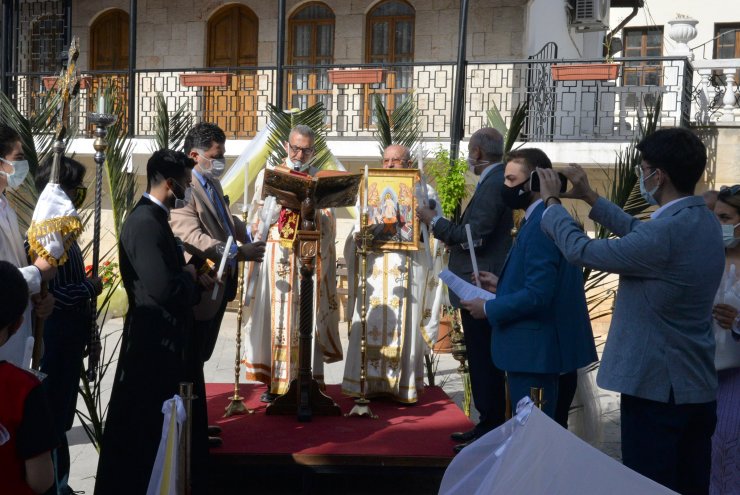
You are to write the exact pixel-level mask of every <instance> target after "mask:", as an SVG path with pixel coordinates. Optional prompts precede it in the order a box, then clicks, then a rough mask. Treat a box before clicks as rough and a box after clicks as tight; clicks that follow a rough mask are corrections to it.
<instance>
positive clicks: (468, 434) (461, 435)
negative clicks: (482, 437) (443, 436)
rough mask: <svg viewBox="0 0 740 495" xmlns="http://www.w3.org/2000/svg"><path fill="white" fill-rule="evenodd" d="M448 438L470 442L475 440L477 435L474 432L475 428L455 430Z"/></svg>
mask: <svg viewBox="0 0 740 495" xmlns="http://www.w3.org/2000/svg"><path fill="white" fill-rule="evenodd" d="M450 438H451V439H453V440H454V441H456V442H470V441H471V440H475V439H476V438H478V435H477V434H476V433H475V428H474V429H472V430H468V431H456V432H455V433H453V434H452V435H450Z"/></svg>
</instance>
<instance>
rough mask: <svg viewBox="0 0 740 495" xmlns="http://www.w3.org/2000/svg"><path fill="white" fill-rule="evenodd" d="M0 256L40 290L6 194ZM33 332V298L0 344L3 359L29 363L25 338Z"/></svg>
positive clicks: (1, 204) (1, 201) (0, 210)
mask: <svg viewBox="0 0 740 495" xmlns="http://www.w3.org/2000/svg"><path fill="white" fill-rule="evenodd" d="M0 260H3V261H7V262H9V263H12V264H13V265H15V266H17V267H18V269H19V270H20V272H21V274H22V275H23V278H24V279H25V280H26V283H27V284H28V289H29V294H38V292H39V291H40V290H41V273H39V270H38V269H37V268H36V267H35V266H27V265H28V261H27V260H28V258H27V256H26V252H25V250H24V248H23V238H22V237H21V233H20V231H19V230H18V217H17V216H16V214H15V211H13V208H11V206H10V204H9V203H8V200H7V198H6V197H5V195H4V194H0ZM32 333H33V320H32V318H31V302H30V301H29V303H28V307H27V308H26V311H25V312H24V313H23V324H22V325H21V327H20V328H19V329H18V331H17V332H16V333H15V334H14V335H13V336H12V337H10V339H8V341H7V342H6V343H5V345H3V346H2V347H0V360H4V361H8V362H11V363H13V364H15V365H16V366H20V367H24V368H26V367H28V364H29V363H24V362H23V355H24V351H25V347H26V340H27V339H28V338H29V337H31V335H32Z"/></svg>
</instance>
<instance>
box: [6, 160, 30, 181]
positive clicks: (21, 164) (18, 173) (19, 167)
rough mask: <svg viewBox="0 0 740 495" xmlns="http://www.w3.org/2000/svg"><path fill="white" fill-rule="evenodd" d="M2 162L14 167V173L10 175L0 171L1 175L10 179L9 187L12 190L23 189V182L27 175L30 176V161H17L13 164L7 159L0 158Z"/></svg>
mask: <svg viewBox="0 0 740 495" xmlns="http://www.w3.org/2000/svg"><path fill="white" fill-rule="evenodd" d="M0 161H3V162H5V163H7V164H8V165H10V166H11V167H13V171H12V172H10V173H8V172H4V171H2V170H0V174H3V175H4V176H5V177H6V178H7V179H8V186H9V187H10V188H11V189H18V188H19V187H21V184H23V181H24V180H26V175H28V160H16V161H12V162H11V161H8V160H6V159H5V158H0Z"/></svg>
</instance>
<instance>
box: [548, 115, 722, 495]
mask: <svg viewBox="0 0 740 495" xmlns="http://www.w3.org/2000/svg"><path fill="white" fill-rule="evenodd" d="M637 149H638V150H639V151H640V152H641V153H642V163H641V164H640V165H639V166H638V168H637V170H636V172H637V175H638V178H639V184H640V192H641V195H642V197H643V198H644V199H645V201H647V202H648V203H650V204H653V205H659V206H660V207H659V208H658V209H657V210H655V212H654V213H653V214H652V215H651V217H652V219H651V220H650V221H648V222H643V221H640V220H638V219H637V218H634V217H632V216H630V215H628V214H627V213H625V212H624V211H622V209H621V208H619V207H618V206H617V205H615V204H613V203H610V202H609V201H607V200H605V199H604V198H601V197H599V195H598V194H597V193H596V192H595V191H594V190H593V189H591V186H590V185H589V183H588V176H587V175H586V172H585V171H584V170H583V169H582V168H581V167H579V166H578V165H573V166H571V167H569V168H567V169H564V170H563V173H564V174H565V175H566V176H567V177H568V180H569V181H570V182H571V183H572V184H573V188H572V189H571V190H570V191H568V193H567V194H568V197H573V198H578V199H583V200H584V201H586V202H587V203H588V204H589V205H590V206H591V207H592V208H591V212H590V214H589V217H590V218H591V219H592V220H594V221H595V222H598V223H600V224H601V225H603V226H604V227H606V228H607V229H609V230H610V231H612V232H614V234H615V235H616V236H618V238H616V239H601V240H595V239H590V238H589V237H588V236H587V235H586V234H584V233H583V232H582V231H581V229H580V228H579V227H578V224H577V223H576V222H575V220H573V218H571V216H570V215H569V214H568V211H567V210H566V209H565V208H563V207H562V206H560V205H559V203H560V200H559V199H558V196H559V195H560V192H559V190H560V188H559V182H560V181H559V180H558V178H557V174H556V173H555V172H554V171H553V170H540V171H539V174H540V179H541V182H542V196H543V197H544V198H546V199H545V204H546V206H547V209H546V210H545V213H544V214H543V216H542V223H541V226H542V229H543V230H544V232H545V234H547V236H548V237H550V238H551V239H553V241H554V242H555V244H556V245H557V246H558V248H559V249H560V250H561V251H562V253H563V255H564V256H565V257H566V258H567V259H568V261H570V262H571V263H578V264H582V265H585V266H588V267H591V268H593V269H595V270H603V271H607V272H611V273H616V274H619V290H618V292H617V294H618V296H617V301H616V305H615V307H614V315H613V316H612V321H611V326H610V327H609V338H608V339H607V341H606V346H605V347H604V353H603V355H602V358H601V364H600V366H599V373H598V375H597V377H596V383H598V385H599V386H600V387H602V388H605V389H607V390H613V391H616V392H620V393H621V394H622V396H621V404H620V407H621V424H622V461H623V462H624V465H625V466H627V467H629V468H631V469H634V470H635V471H637V472H638V473H640V474H642V475H644V476H647V477H648V478H650V479H652V480H654V481H656V482H658V483H660V484H662V485H665V486H667V487H668V488H670V489H672V490H675V491H677V492H679V493H684V494H686V493H691V494H694V493H707V492H708V491H709V473H710V460H711V450H712V442H711V437H712V433H713V432H714V428H715V424H716V422H717V415H716V407H717V402H716V394H717V372H716V370H715V367H714V347H715V343H714V334H713V332H712V307H713V305H714V297H715V294H716V293H717V288H718V287H719V284H720V280H721V279H722V273H723V271H724V265H725V262H724V247H723V244H722V232H721V228H720V226H719V222H718V221H717V218H716V217H715V216H714V215H713V213H712V212H711V211H709V209H708V208H707V206H706V204H705V202H704V199H703V198H702V197H701V196H694V189H695V187H696V183H697V182H698V181H699V180H700V179H701V178H702V176H703V175H704V169H705V166H706V161H707V152H706V148H705V147H704V144H703V143H702V142H701V140H700V139H699V138H698V137H696V136H695V135H694V134H693V133H692V132H691V131H690V130H688V129H684V128H671V129H661V130H659V131H656V132H655V133H653V134H651V135H649V136H648V137H646V138H645V139H643V140H642V142H641V143H640V144H638V146H637Z"/></svg>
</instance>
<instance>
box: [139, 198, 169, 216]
mask: <svg viewBox="0 0 740 495" xmlns="http://www.w3.org/2000/svg"><path fill="white" fill-rule="evenodd" d="M143 196H144V197H145V198H146V199H148V200H149V201H151V202H152V203H154V204H155V205H158V206H159V207H160V208H162V209H163V210H164V212H165V213H167V216H168V217H169V216H170V209H169V208H167V207H166V206H165V205H164V203H162V202H161V201H160V200H158V199H157V198H155V197H154V196H152V195H151V194H149V193H144V194H143Z"/></svg>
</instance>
